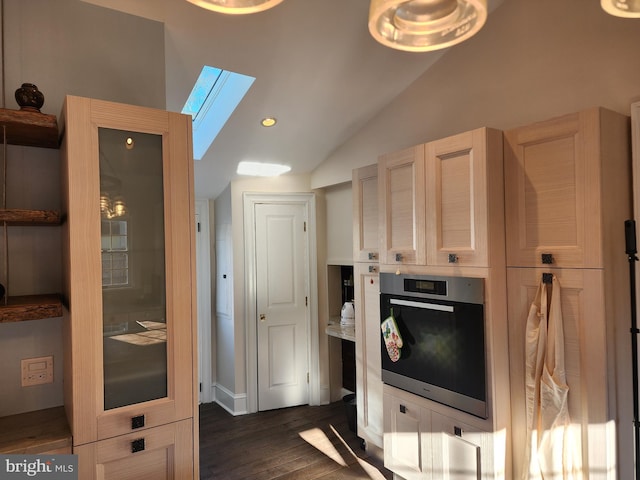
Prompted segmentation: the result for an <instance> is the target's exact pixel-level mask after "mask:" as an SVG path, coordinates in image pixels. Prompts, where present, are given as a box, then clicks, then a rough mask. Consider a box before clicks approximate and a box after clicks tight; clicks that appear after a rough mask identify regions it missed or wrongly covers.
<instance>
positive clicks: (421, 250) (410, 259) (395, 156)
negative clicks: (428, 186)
mask: <svg viewBox="0 0 640 480" xmlns="http://www.w3.org/2000/svg"><path fill="white" fill-rule="evenodd" d="M378 205H379V207H378V208H379V219H380V224H379V228H380V263H382V264H392V265H393V264H407V265H424V263H425V260H426V251H425V237H426V232H425V227H424V221H425V188H424V145H418V146H415V147H411V148H407V149H405V150H402V151H399V152H394V153H388V154H385V155H382V156H381V157H380V158H379V160H378Z"/></svg>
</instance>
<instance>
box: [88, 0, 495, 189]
mask: <svg viewBox="0 0 640 480" xmlns="http://www.w3.org/2000/svg"><path fill="white" fill-rule="evenodd" d="M84 1H86V2H88V3H93V4H95V5H99V6H103V7H107V8H113V9H116V10H120V11H123V12H126V13H130V14H134V15H138V16H142V17H145V18H150V19H153V20H157V21H161V22H164V23H165V32H166V34H165V35H166V36H165V50H166V51H165V54H166V70H167V78H166V87H167V108H168V109H169V110H174V111H179V110H181V108H182V106H183V104H184V102H185V100H186V99H187V97H188V95H189V93H190V91H191V87H192V86H193V83H194V81H195V80H196V78H197V76H198V74H199V73H200V70H201V68H202V66H203V65H205V64H206V65H211V66H215V67H219V68H223V69H226V70H231V71H235V72H238V73H243V74H247V75H251V76H254V77H256V81H255V82H254V84H253V86H252V87H251V89H250V90H249V92H248V93H247V95H246V97H245V98H244V99H243V101H242V102H241V103H240V105H239V107H238V108H237V109H236V111H235V112H234V114H233V115H232V117H231V119H230V120H229V122H228V123H227V125H226V126H225V127H224V128H223V129H222V131H221V132H220V134H219V135H218V137H217V138H216V140H215V141H214V143H213V145H212V146H211V148H210V149H209V151H208V152H207V154H206V155H205V157H204V158H203V159H202V160H200V161H196V166H195V177H196V178H195V183H196V196H198V197H206V198H215V197H216V196H217V195H218V194H219V193H220V192H221V191H222V190H223V189H224V188H225V187H226V186H227V185H228V183H229V181H230V180H231V179H232V178H233V177H234V176H235V170H236V166H237V164H238V162H240V161H241V160H251V161H263V162H274V163H284V164H286V165H290V166H291V167H292V173H308V172H311V171H313V169H314V168H315V167H316V166H317V165H319V164H320V163H322V161H323V160H325V159H326V158H327V156H329V155H330V154H331V152H332V151H333V150H334V149H336V148H337V147H338V146H340V145H341V144H342V143H343V142H345V141H346V140H347V139H348V138H349V137H351V136H352V135H353V134H355V133H356V132H357V131H358V130H359V129H360V128H362V127H363V126H364V125H365V124H366V123H367V121H368V120H369V119H371V118H372V117H373V116H375V115H376V113H377V112H378V111H380V110H381V109H382V108H383V107H384V106H386V105H387V104H389V103H390V102H392V101H393V99H394V97H395V96H396V95H398V94H399V93H400V92H401V91H402V90H404V89H405V88H406V87H407V86H409V85H410V84H411V83H412V82H413V81H414V80H415V79H416V78H418V77H419V76H420V75H421V74H423V73H424V72H425V71H426V70H427V69H428V68H429V67H430V66H431V65H432V64H433V63H434V62H435V61H436V60H437V59H438V58H439V57H440V56H441V55H442V54H443V52H442V51H440V52H432V53H408V52H402V51H398V50H393V49H390V48H387V47H384V46H382V45H380V44H378V43H377V42H376V41H375V40H373V38H371V36H370V34H369V32H368V29H367V16H368V11H369V0H284V1H283V3H281V4H280V5H278V6H276V7H275V8H273V9H271V10H267V11H265V12H261V13H257V14H252V15H235V16H231V15H222V14H219V13H214V12H210V11H208V10H204V9H201V8H199V7H196V6H194V5H192V4H191V3H189V2H187V1H186V0H136V1H131V0H84ZM500 3H502V0H495V1H491V0H490V7H491V8H490V10H493V9H494V8H495V7H497V6H498V5H499V4H500ZM452 48H455V47H452ZM265 116H274V117H276V118H277V119H278V124H277V126H275V127H272V128H269V129H265V128H264V127H261V126H260V124H259V122H260V120H261V119H262V118H263V117H265Z"/></svg>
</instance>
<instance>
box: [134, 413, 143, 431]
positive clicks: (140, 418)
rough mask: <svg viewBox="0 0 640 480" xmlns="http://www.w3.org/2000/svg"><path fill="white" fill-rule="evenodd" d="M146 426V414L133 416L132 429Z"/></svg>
mask: <svg viewBox="0 0 640 480" xmlns="http://www.w3.org/2000/svg"><path fill="white" fill-rule="evenodd" d="M142 427H144V415H137V416H135V417H131V430H135V429H136V428H142Z"/></svg>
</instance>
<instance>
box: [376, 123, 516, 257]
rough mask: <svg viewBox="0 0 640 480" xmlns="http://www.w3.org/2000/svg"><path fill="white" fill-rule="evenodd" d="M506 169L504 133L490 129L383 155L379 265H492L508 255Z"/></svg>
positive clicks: (380, 179)
mask: <svg viewBox="0 0 640 480" xmlns="http://www.w3.org/2000/svg"><path fill="white" fill-rule="evenodd" d="M502 172H503V162H502V132H500V131H499V130H493V129H489V128H480V129H477V130H473V131H470V132H465V133H461V134H458V135H453V136H451V137H447V138H443V139H441V140H435V141H433V142H429V143H426V144H423V145H418V146H416V147H412V148H409V149H405V150H402V151H400V152H396V153H392V154H386V155H383V156H381V157H380V160H379V180H378V189H379V192H380V201H379V205H380V206H379V209H380V251H381V254H380V256H381V257H380V258H381V260H380V262H381V263H382V264H386V265H400V264H407V265H426V266H436V267H440V266H444V267H447V266H453V267H489V266H491V265H493V264H494V262H492V259H491V256H494V257H500V258H501V257H503V256H504V237H503V235H502V231H503V230H502V224H503V220H502V218H503V216H504V213H503V212H504V203H503V199H504V196H503V191H504V187H503V185H504V184H503V173H502ZM492 223H496V224H497V228H496V227H494V225H493V224H492ZM496 232H497V233H496ZM499 261H500V262H502V260H499Z"/></svg>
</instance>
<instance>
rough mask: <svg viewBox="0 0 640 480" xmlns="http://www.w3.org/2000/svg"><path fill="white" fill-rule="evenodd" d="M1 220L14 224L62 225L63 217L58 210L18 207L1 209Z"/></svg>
mask: <svg viewBox="0 0 640 480" xmlns="http://www.w3.org/2000/svg"><path fill="white" fill-rule="evenodd" d="M0 222H6V223H7V225H12V226H29V225H34V226H36V225H37V226H47V225H52V226H53V225H60V224H61V223H62V217H61V216H60V212H58V211H56V210H21V209H18V208H10V209H4V210H2V209H0Z"/></svg>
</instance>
